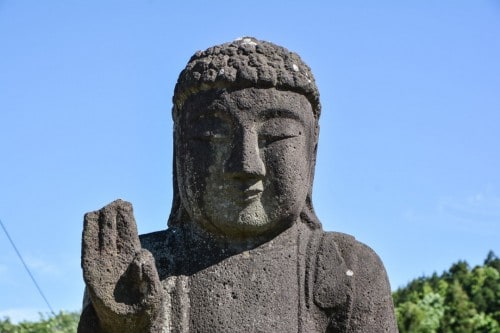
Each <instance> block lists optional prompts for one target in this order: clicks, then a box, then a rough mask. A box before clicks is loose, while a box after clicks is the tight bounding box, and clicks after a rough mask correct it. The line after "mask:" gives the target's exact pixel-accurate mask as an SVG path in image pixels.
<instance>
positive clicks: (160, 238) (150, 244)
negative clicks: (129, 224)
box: [139, 230, 167, 252]
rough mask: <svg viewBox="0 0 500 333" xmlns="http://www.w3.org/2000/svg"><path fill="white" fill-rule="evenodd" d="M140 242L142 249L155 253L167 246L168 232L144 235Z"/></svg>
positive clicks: (162, 231) (140, 237)
mask: <svg viewBox="0 0 500 333" xmlns="http://www.w3.org/2000/svg"><path fill="white" fill-rule="evenodd" d="M139 240H140V241H141V246H142V248H144V249H147V250H149V251H151V252H155V249H156V248H160V247H161V246H165V241H166V240H167V230H161V231H155V232H150V233H147V234H142V235H140V236H139Z"/></svg>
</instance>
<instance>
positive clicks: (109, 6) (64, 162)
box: [0, 0, 500, 320]
mask: <svg viewBox="0 0 500 333" xmlns="http://www.w3.org/2000/svg"><path fill="white" fill-rule="evenodd" d="M245 35H251V36H256V37H257V38H259V39H264V40H269V41H273V42H275V43H277V44H280V45H283V46H285V47H287V48H289V49H290V50H293V51H296V52H297V53H299V54H300V55H301V56H302V58H303V59H304V60H305V61H306V62H307V63H308V64H309V65H310V67H311V68H312V70H313V73H314V74H315V76H316V80H317V84H318V86H319V89H320V92H321V101H322V105H323V113H322V117H321V120H320V123H321V133H320V145H319V152H318V164H317V168H316V179H315V185H314V204H315V208H316V210H317V213H318V216H319V217H320V219H321V221H322V223H323V226H324V229H326V230H336V231H342V232H346V233H350V234H353V235H355V236H356V238H357V239H358V240H360V241H362V242H365V243H367V244H369V245H370V246H371V247H372V248H374V249H375V250H376V251H377V252H378V253H379V254H380V256H381V257H382V259H383V261H384V263H385V265H386V268H387V271H388V274H389V278H390V281H391V284H392V287H393V289H395V288H397V287H399V286H403V285H404V284H405V283H406V282H408V281H409V280H411V279H413V278H415V277H418V276H421V275H423V274H426V275H429V274H432V273H433V272H434V271H437V272H441V271H443V270H445V269H447V268H448V267H449V266H450V264H451V263H452V262H455V261H457V260H459V259H464V260H467V261H468V262H469V263H470V264H471V265H477V264H481V263H482V261H483V260H484V258H485V257H486V254H487V252H488V251H489V250H493V251H495V252H496V253H497V254H499V255H500V242H499V239H500V173H499V171H498V170H500V156H499V148H498V146H499V145H500V128H499V127H500V93H499V92H500V61H499V59H500V40H499V39H498V36H499V35H500V3H499V2H498V1H496V0H479V1H461V0H453V1H452V0H442V1H404V2H402V1H388V0H386V1H384V0H382V1H377V2H376V5H375V2H370V1H344V2H340V1H308V2H306V1H293V0H291V1H286V2H285V1H283V2H278V1H269V0H268V1H260V0H256V1H252V2H236V1H210V2H208V1H206V2H202V1H198V2H195V1H183V2H182V4H181V3H180V1H178V2H175V3H174V1H159V0H149V1H138V0H137V1H111V0H110V1H94V0H92V1H90V0H89V1H76V0H74V1H63V0H53V1H34V0H33V1H25V0H15V1H14V0H0V219H1V220H2V221H3V224H4V225H5V226H6V227H7V229H8V230H9V232H10V235H11V237H12V238H13V239H14V241H15V242H16V245H17V247H18V249H19V251H20V252H21V253H22V254H23V256H24V259H25V261H26V262H27V264H28V266H29V267H30V269H31V270H32V272H33V275H34V276H35V277H36V279H37V281H38V283H39V284H40V286H41V288H42V289H43V291H44V293H45V294H46V296H47V298H48V300H49V302H50V303H51V305H52V307H53V308H54V309H55V310H56V311H58V310H60V309H63V310H79V309H80V306H81V297H82V291H83V281H82V275H81V270H80V237H81V229H82V219H83V214H84V213H85V212H86V211H90V210H95V209H98V208H100V207H102V206H103V205H105V204H107V203H108V202H110V201H113V200H114V199H116V198H123V199H125V200H128V201H131V202H132V203H133V204H134V208H135V214H136V219H137V221H138V227H139V231H140V232H141V233H145V232H150V231H155V230H160V229H163V228H165V227H166V220H167V217H168V214H169V211H170V204H171V199H172V191H171V187H172V184H171V175H172V169H171V164H172V139H171V136H172V120H171V117H170V110H171V96H172V92H173V87H174V85H175V82H176V79H177V75H178V74H179V72H180V71H181V69H182V68H183V67H184V66H185V64H186V62H187V61H188V59H189V57H190V56H191V55H192V54H193V53H194V52H195V51H196V50H199V49H205V48H207V47H209V46H212V45H214V44H218V43H222V42H226V41H230V40H233V39H235V38H237V37H240V36H245ZM0 295H1V297H0V317H3V316H5V315H9V316H11V317H12V318H13V319H15V320H19V319H27V318H28V319H33V318H37V313H38V312H42V313H46V312H47V311H48V309H47V307H46V305H45V303H44V301H43V299H42V298H41V297H40V296H39V295H38V293H37V291H36V289H35V287H34V285H33V284H32V282H31V280H30V278H29V276H28V275H27V274H26V272H25V271H24V268H23V267H22V264H21V263H20V262H19V260H18V258H17V257H16V255H15V252H14V250H13V249H12V247H11V245H10V243H9V242H8V240H7V237H6V236H5V234H4V233H3V231H0Z"/></svg>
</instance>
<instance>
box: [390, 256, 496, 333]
mask: <svg viewBox="0 0 500 333" xmlns="http://www.w3.org/2000/svg"><path fill="white" fill-rule="evenodd" d="M393 298H394V305H395V307H396V316H397V321H398V327H399V330H400V332H401V333H407V332H408V333H500V324H499V323H500V259H499V258H498V257H497V256H496V255H495V254H494V253H493V252H492V251H490V252H489V253H488V255H487V257H486V259H485V261H484V265H483V266H476V267H474V268H473V269H471V268H470V266H469V265H468V264H467V262H465V261H458V262H456V263H454V264H452V265H451V267H450V269H449V270H448V271H445V272H443V273H442V274H441V275H438V274H437V273H434V274H433V275H432V276H430V277H419V278H417V279H415V280H413V281H411V282H410V283H408V285H407V286H406V287H404V288H400V289H398V290H397V291H395V292H394V293H393Z"/></svg>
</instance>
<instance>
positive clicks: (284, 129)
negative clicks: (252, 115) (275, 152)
mask: <svg viewBox="0 0 500 333" xmlns="http://www.w3.org/2000/svg"><path fill="white" fill-rule="evenodd" d="M303 132H304V129H303V126H302V123H301V122H299V121H298V120H295V119H291V118H271V119H268V120H266V121H265V122H264V123H263V124H262V126H261V128H260V131H259V145H260V146H267V145H270V144H272V143H274V142H277V141H282V140H286V139H291V138H296V137H298V136H301V135H302V133H303Z"/></svg>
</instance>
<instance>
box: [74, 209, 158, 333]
mask: <svg viewBox="0 0 500 333" xmlns="http://www.w3.org/2000/svg"><path fill="white" fill-rule="evenodd" d="M82 268H83V276H84V279H85V283H86V285H87V288H88V292H89V295H90V298H91V301H92V305H93V307H94V310H95V313H96V314H97V317H98V321H99V324H98V326H99V332H105V333H115V332H140V333H144V332H151V333H152V332H160V331H161V328H160V327H161V318H160V317H161V304H162V297H161V285H160V280H159V277H158V272H157V270H156V266H155V261H154V258H153V256H152V255H151V253H150V252H149V251H147V250H145V249H142V248H141V244H140V241H139V236H138V233H137V226H136V223H135V219H134V216H133V210H132V205H131V204H130V203H128V202H126V201H122V200H116V201H114V202H112V203H111V204H109V205H107V206H105V207H104V208H102V209H100V210H98V211H95V212H90V213H87V214H86V215H85V218H84V229H83V241H82Z"/></svg>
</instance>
